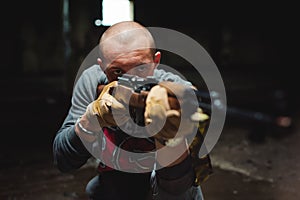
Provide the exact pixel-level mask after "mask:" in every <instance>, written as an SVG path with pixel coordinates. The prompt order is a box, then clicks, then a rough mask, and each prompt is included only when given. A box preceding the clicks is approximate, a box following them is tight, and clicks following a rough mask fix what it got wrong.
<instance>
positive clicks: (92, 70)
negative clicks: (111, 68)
mask: <svg viewBox="0 0 300 200" xmlns="http://www.w3.org/2000/svg"><path fill="white" fill-rule="evenodd" d="M80 76H81V78H82V79H89V80H90V81H91V80H93V81H92V82H94V81H95V82H98V83H100V82H106V79H107V78H106V75H105V73H104V72H103V71H102V70H101V68H100V66H99V65H96V64H95V65H92V66H90V67H88V68H85V69H83V70H82V73H81V75H80Z"/></svg>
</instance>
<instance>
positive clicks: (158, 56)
mask: <svg viewBox="0 0 300 200" xmlns="http://www.w3.org/2000/svg"><path fill="white" fill-rule="evenodd" d="M160 57H161V53H160V52H159V51H158V52H156V53H155V54H154V63H156V65H158V64H159V63H160Z"/></svg>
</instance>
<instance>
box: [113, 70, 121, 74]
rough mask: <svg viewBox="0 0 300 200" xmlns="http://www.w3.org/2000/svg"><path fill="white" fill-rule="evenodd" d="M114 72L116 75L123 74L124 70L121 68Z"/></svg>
mask: <svg viewBox="0 0 300 200" xmlns="http://www.w3.org/2000/svg"><path fill="white" fill-rule="evenodd" d="M113 73H114V74H115V75H122V74H123V71H122V70H120V69H116V70H114V72H113Z"/></svg>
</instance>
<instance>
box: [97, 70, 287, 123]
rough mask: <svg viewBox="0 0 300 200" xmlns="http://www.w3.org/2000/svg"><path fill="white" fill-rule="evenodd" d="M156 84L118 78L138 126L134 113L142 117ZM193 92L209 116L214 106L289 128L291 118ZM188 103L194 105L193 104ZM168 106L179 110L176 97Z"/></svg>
mask: <svg viewBox="0 0 300 200" xmlns="http://www.w3.org/2000/svg"><path fill="white" fill-rule="evenodd" d="M158 83H159V82H158V81H157V80H156V79H155V78H154V77H153V76H148V77H146V78H142V77H138V76H135V75H129V74H124V75H123V76H120V77H118V93H119V92H121V93H122V92H126V93H128V91H130V93H131V96H130V99H129V100H127V101H128V102H127V103H128V105H129V107H130V109H131V110H132V111H131V112H130V113H131V114H132V116H131V117H132V118H133V119H136V121H137V122H136V123H138V124H139V125H143V117H138V115H137V113H136V112H137V111H138V112H139V113H140V114H142V116H143V108H145V102H146V98H147V94H148V92H149V91H150V89H151V88H152V87H153V86H155V85H157V84H158ZM103 86H104V85H99V86H98V88H97V93H98V95H99V94H100V93H101V91H102V89H103ZM193 92H194V95H195V96H196V98H197V99H198V102H197V104H198V106H199V107H200V108H201V109H202V110H203V112H204V113H206V114H208V115H209V116H210V114H211V111H212V106H215V108H216V109H217V110H219V111H224V112H226V115H227V116H228V117H232V118H238V119H243V120H250V121H255V122H259V123H264V124H270V125H274V126H277V127H284V128H286V127H289V126H290V123H288V122H287V121H289V120H291V118H290V117H288V116H273V115H270V114H267V113H264V112H260V111H252V110H248V109H242V108H238V107H234V106H228V105H227V106H226V105H224V103H223V101H222V98H221V97H220V94H219V93H218V92H216V91H211V92H208V91H204V90H193ZM189 95H192V94H189ZM188 103H192V104H195V102H188ZM169 104H170V107H171V108H174V109H179V108H180V105H179V103H178V99H177V97H176V96H175V95H174V94H172V93H171V94H169ZM194 106H195V105H194ZM225 109H226V110H225Z"/></svg>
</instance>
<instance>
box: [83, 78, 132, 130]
mask: <svg viewBox="0 0 300 200" xmlns="http://www.w3.org/2000/svg"><path fill="white" fill-rule="evenodd" d="M117 84H118V82H117V81H113V82H111V83H109V84H108V85H106V86H104V88H103V90H102V92H101V93H100V95H99V97H98V98H97V99H96V100H95V101H93V102H92V103H90V104H89V105H88V107H87V110H86V115H87V118H92V117H94V116H97V119H98V122H99V124H100V127H101V128H103V127H109V126H117V125H122V124H124V123H126V122H127V121H128V119H129V117H128V116H127V115H128V110H126V108H125V106H124V105H123V104H122V103H120V102H119V101H118V100H117V99H115V98H114V97H113V96H112V95H111V92H112V90H113V89H114V88H115V87H116V86H117ZM116 121H117V122H118V123H116Z"/></svg>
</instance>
